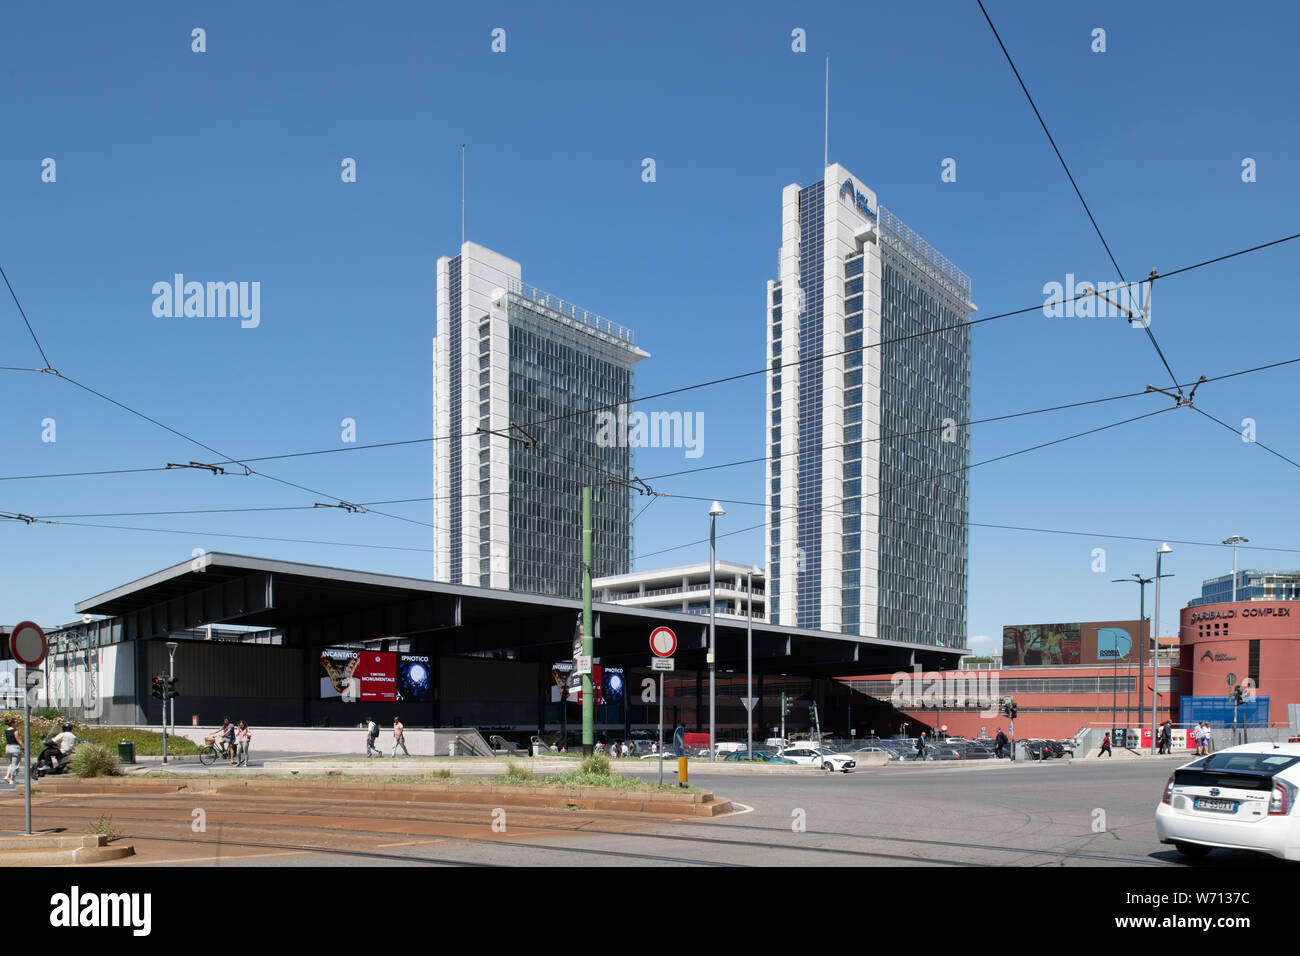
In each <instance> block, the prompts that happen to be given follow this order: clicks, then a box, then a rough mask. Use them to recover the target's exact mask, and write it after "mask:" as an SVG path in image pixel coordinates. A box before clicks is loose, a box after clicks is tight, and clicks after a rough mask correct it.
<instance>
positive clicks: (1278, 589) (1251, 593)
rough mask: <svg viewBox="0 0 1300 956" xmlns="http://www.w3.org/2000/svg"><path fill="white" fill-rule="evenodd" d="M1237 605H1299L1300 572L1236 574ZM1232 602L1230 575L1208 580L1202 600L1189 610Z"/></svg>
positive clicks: (1200, 598)
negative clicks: (1275, 603)
mask: <svg viewBox="0 0 1300 956" xmlns="http://www.w3.org/2000/svg"><path fill="white" fill-rule="evenodd" d="M1237 600H1238V601H1300V571H1238V572H1237ZM1231 601H1232V575H1231V574H1224V575H1221V576H1220V577H1217V578H1210V579H1209V580H1208V581H1204V582H1202V584H1201V596H1200V597H1198V598H1192V599H1191V600H1190V601H1188V602H1187V606H1188V607H1199V606H1201V605H1203V604H1227V603H1229V602H1231Z"/></svg>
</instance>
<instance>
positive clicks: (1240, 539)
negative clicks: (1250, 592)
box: [1223, 534, 1250, 604]
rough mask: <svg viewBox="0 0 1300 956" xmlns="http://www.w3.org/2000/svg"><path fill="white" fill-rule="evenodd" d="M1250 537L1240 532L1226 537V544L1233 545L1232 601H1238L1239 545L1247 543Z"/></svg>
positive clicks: (1224, 540)
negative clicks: (1245, 536) (1244, 536)
mask: <svg viewBox="0 0 1300 956" xmlns="http://www.w3.org/2000/svg"><path fill="white" fill-rule="evenodd" d="M1249 541H1250V539H1249V538H1243V537H1242V536H1241V535H1239V534H1234V535H1233V536H1232V537H1231V538H1224V539H1223V543H1224V544H1230V545H1232V603H1233V604H1236V603H1237V545H1239V544H1246V543H1248V542H1249Z"/></svg>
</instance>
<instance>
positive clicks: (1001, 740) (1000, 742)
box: [993, 727, 1010, 758]
mask: <svg viewBox="0 0 1300 956" xmlns="http://www.w3.org/2000/svg"><path fill="white" fill-rule="evenodd" d="M1008 743H1010V741H1009V740H1007V735H1006V734H1004V733H1003V732H1002V728H1001V727H999V728H998V735H997V737H995V738H994V739H993V753H994V755H995V756H997V757H999V758H1001V757H1003V756H1004V754H1003V751H1005V750H1006V749H1007V744H1008Z"/></svg>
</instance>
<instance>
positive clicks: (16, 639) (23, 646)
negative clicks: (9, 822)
mask: <svg viewBox="0 0 1300 956" xmlns="http://www.w3.org/2000/svg"><path fill="white" fill-rule="evenodd" d="M46 650H47V645H46V643H45V632H44V631H42V630H41V629H40V628H39V627H37V626H36V625H35V624H33V623H32V622H31V621H23V622H22V623H21V624H19V625H18V626H17V627H15V628H14V629H13V633H12V634H10V635H9V653H10V654H11V655H12V656H13V659H14V660H16V661H17V662H18V663H19V664H21V665H23V667H26V668H28V669H29V670H35V669H36V668H38V667H40V666H41V662H42V661H44V660H45V652H46ZM36 673H37V674H40V671H36ZM34 690H35V687H34V686H32V687H29V686H28V683H27V680H26V678H25V677H24V680H23V691H24V693H23V740H24V741H25V742H24V744H23V762H24V763H26V764H27V767H26V774H27V776H26V782H27V786H26V788H25V789H26V791H27V795H26V798H25V801H24V803H25V807H26V820H27V835H28V836H31V835H32V761H31V753H32V692H33V691H34Z"/></svg>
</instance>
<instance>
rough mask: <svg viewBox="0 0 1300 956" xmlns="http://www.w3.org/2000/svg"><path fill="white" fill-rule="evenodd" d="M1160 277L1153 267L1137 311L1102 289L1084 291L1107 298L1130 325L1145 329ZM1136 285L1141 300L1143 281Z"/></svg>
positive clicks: (1149, 321) (1128, 284) (1148, 321)
mask: <svg viewBox="0 0 1300 956" xmlns="http://www.w3.org/2000/svg"><path fill="white" fill-rule="evenodd" d="M1158 278H1160V274H1159V273H1158V272H1156V270H1155V269H1152V270H1151V274H1150V275H1149V276H1147V278H1146V286H1147V295H1146V300H1145V301H1142V302H1141V305H1140V306H1139V308H1138V311H1137V312H1134V311H1133V310H1132V309H1130V308H1129V307H1128V306H1127V305H1124V304H1123V303H1121V302H1116V301H1115V300H1114V299H1112V298H1111V297H1110V296H1108V295H1106V293H1104V292H1102V291H1101V290H1100V289H1094V288H1092V287H1089V288H1088V289H1087V290H1086V291H1085V292H1084V295H1094V296H1096V297H1097V298H1099V299H1103V300H1105V301H1106V302H1108V303H1109V304H1110V305H1112V306H1114V307H1115V308H1116V309H1117V310H1119V311H1120V312H1122V313H1123V314H1124V318H1125V319H1127V320H1128V324H1129V325H1134V324H1138V325H1140V327H1141V328H1144V329H1145V328H1147V327H1148V326H1150V325H1151V290H1152V289H1154V288H1155V284H1156V279H1158ZM1133 284H1134V283H1126V284H1125V286H1124V288H1126V289H1127V288H1129V286H1130V285H1133ZM1136 285H1137V287H1138V293H1139V295H1138V299H1139V300H1141V291H1142V283H1141V282H1138V283H1136ZM1175 387H1177V383H1175Z"/></svg>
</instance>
